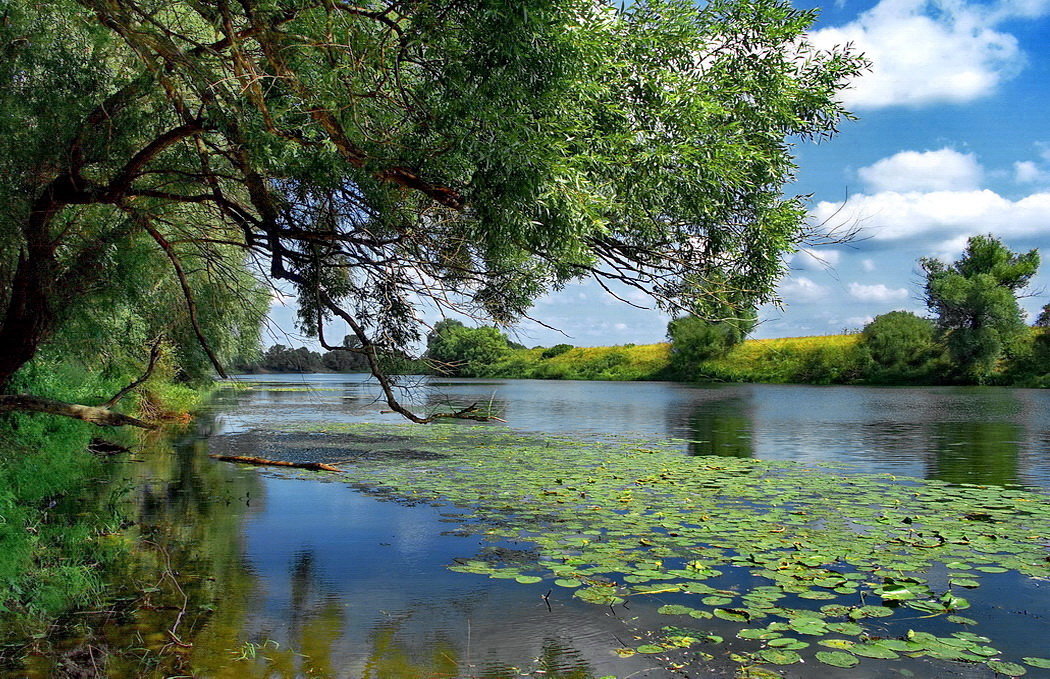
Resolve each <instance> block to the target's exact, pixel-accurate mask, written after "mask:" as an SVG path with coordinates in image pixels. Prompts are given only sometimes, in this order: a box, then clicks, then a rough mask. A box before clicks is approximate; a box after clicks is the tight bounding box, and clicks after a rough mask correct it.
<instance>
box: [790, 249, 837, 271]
mask: <svg viewBox="0 0 1050 679" xmlns="http://www.w3.org/2000/svg"><path fill="white" fill-rule="evenodd" d="M841 260H842V253H841V252H839V251H838V250H829V249H820V250H814V249H811V248H802V249H801V250H799V251H798V252H796V253H795V255H794V257H792V258H791V263H792V264H793V265H795V266H798V267H801V268H803V269H808V270H810V271H822V270H824V269H830V268H833V267H836V266H838V264H839V262H840V261H841Z"/></svg>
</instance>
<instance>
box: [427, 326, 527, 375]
mask: <svg viewBox="0 0 1050 679" xmlns="http://www.w3.org/2000/svg"><path fill="white" fill-rule="evenodd" d="M510 350H511V346H510V343H509V342H508V341H507V337H506V336H505V335H504V334H503V333H501V332H500V331H499V330H497V329H496V328H494V327H492V326H482V327H480V328H468V327H466V326H465V325H463V324H462V323H460V322H459V321H454V320H450V321H442V322H440V323H438V324H437V325H436V326H435V328H434V332H433V333H431V335H430V337H429V338H428V341H427V354H426V358H427V359H429V360H430V361H431V362H433V363H434V364H436V365H437V369H438V370H439V371H440V372H446V373H451V374H455V375H464V376H467V377H472V376H477V375H478V374H479V372H480V371H481V370H482V369H483V368H486V367H488V366H491V365H492V364H494V363H496V362H497V361H499V360H500V359H502V358H505V357H506V356H507V355H509V354H510Z"/></svg>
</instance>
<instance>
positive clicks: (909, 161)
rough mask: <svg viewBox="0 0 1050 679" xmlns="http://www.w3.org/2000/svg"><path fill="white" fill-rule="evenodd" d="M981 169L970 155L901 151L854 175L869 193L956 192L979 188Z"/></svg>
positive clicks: (948, 150) (941, 151)
mask: <svg viewBox="0 0 1050 679" xmlns="http://www.w3.org/2000/svg"><path fill="white" fill-rule="evenodd" d="M982 174H983V173H982V170H981V165H980V164H979V163H978V162H977V158H976V157H975V156H974V155H973V154H972V153H959V152H958V151H955V150H953V149H949V148H943V149H940V150H938V151H901V152H900V153H895V154H893V155H892V156H890V157H888V158H883V159H882V160H880V161H878V162H876V163H874V164H872V165H869V166H867V167H862V168H861V169H860V170H858V171H857V175H858V176H860V178H861V181H863V182H864V184H865V185H866V186H867V188H868V189H869V190H870V191H873V192H879V191H960V190H963V191H965V190H971V189H976V188H977V187H978V186H980V184H981V175H982Z"/></svg>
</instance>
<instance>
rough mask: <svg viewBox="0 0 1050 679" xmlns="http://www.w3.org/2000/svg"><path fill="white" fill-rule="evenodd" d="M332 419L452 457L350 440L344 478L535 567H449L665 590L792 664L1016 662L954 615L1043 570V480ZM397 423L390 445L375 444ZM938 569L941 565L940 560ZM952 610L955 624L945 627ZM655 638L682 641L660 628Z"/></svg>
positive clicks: (620, 593) (606, 589) (695, 614)
mask: <svg viewBox="0 0 1050 679" xmlns="http://www.w3.org/2000/svg"><path fill="white" fill-rule="evenodd" d="M293 428H294V427H293ZM302 428H303V429H304V430H311V429H312V430H316V429H317V427H316V425H303V427H302ZM323 429H324V431H328V432H339V433H355V434H358V435H360V440H361V441H362V443H361V446H362V448H363V449H367V450H373V451H376V452H379V451H381V450H382V449H383V446H384V445H387V446H396V447H398V448H404V447H405V446H406V445H408V446H411V447H413V448H416V449H419V450H423V451H430V452H432V453H439V454H442V455H445V456H447V457H446V458H440V459H427V460H421V459H411V460H404V459H401V460H398V459H392V458H391V457H390V456H379V455H377V456H375V458H374V459H369V457H368V455H364V456H357V457H355V459H356V460H358V462H357V463H356V464H355V465H354V466H353V467H350V468H348V471H347V476H348V479H349V480H352V482H353V483H354V484H355V485H356V486H357V487H364V488H366V489H372V490H375V491H376V492H380V491H381V492H384V493H387V494H391V493H392V494H393V495H395V496H398V497H403V498H406V499H410V500H414V501H415V500H427V501H434V502H450V503H452V504H454V505H456V506H458V507H460V508H463V510H464V511H465V514H464V516H463V520H462V522H463V526H464V528H465V529H467V530H470V531H473V532H477V533H483V534H486V535H488V536H489V537H491V538H493V539H509V540H519V541H520V540H527V541H531V542H532V543H533V544H535V545H536V548H537V552H538V555H539V556H538V559H537V561H536V562H535V563H534V564H522V563H518V562H512V563H501V562H499V561H492V560H480V559H465V560H462V561H458V562H456V563H454V564H451V565H450V568H451V569H452V570H455V571H461V572H465V573H473V574H478V575H484V576H487V577H495V578H503V579H516V580H518V581H519V582H522V583H523V584H526V583H535V582H537V580H536V579H537V578H541V579H543V580H548V581H549V584H550V585H551V586H552V587H566V588H567V589H569V590H571V591H572V595H573V596H574V597H576V598H578V599H580V600H581V601H585V602H588V603H593V604H596V605H603V606H610V605H612V606H616V605H619V604H622V603H623V602H625V601H627V600H629V599H631V598H632V597H648V596H654V595H657V594H659V595H660V596H661V597H669V598H671V600H672V601H671V603H669V604H665V605H664V606H663V607H661V608H660V613H663V614H665V615H667V616H668V618H669V620H672V621H676V620H680V621H683V622H685V621H690V620H691V621H693V622H694V623H695V622H696V621H703V620H709V619H712V618H719V619H721V620H724V621H727V622H729V623H736V624H738V625H739V630H738V632H739V634H740V635H741V638H742V639H744V640H748V643H751V644H756V643H757V644H758V645H759V648H757V649H756V648H752V650H747V651H743V652H740V653H737V652H736V651H733V654H734V655H736V656H737V657H738V658H740V659H741V662H744V663H767V664H773V665H778V664H783V663H787V662H788V661H793V659H794V655H791V654H788V653H786V651H791V652H792V653H797V654H798V655H799V657H800V658H801V659H802V660H804V661H807V662H808V661H815V662H824V663H826V664H830V665H836V666H839V667H849V666H852V665H853V664H856V663H858V662H860V660H859V658H863V659H864V662H888V663H889V662H894V658H895V657H897V656H904V657H929V658H935V659H939V660H948V661H957V662H970V663H984V664H988V666H989V668H991V669H994V670H995V671H999V672H1000V673H1003V672H1002V671H1001V670H1002V668H1003V667H1004V666H1005V667H1006V668H1007V669H1012V668H1011V667H1010V666H1009V665H1004V663H1015V664H1016V662H1023V661H1022V660H1021V659H1020V658H1008V657H1004V654H1003V653H1001V652H1000V651H999V650H998V649H997V648H996V646H995V641H994V640H992V639H989V638H987V637H984V636H980V635H979V634H977V633H974V632H971V631H970V629H971V627H973V626H974V621H972V620H969V619H968V618H967V617H966V616H965V615H964V613H965V612H966V611H967V609H968V608H970V602H969V600H968V599H967V597H968V596H971V595H970V594H969V592H971V591H973V590H975V589H978V588H979V587H980V586H981V585H982V583H983V581H984V580H985V579H987V578H1014V579H1018V578H1021V579H1023V578H1034V577H1045V574H1046V558H1047V557H1046V546H1047V544H1048V543H1050V505H1048V503H1047V501H1046V497H1045V496H1044V495H1041V494H1038V493H1033V492H1029V491H1024V490H1017V489H1010V488H998V487H983V486H971V485H961V484H948V483H941V482H936V481H918V480H901V479H897V478H894V477H892V476H890V475H873V474H864V473H856V472H855V471H853V470H851V469H850V468H848V467H846V466H841V465H820V466H813V465H806V466H803V465H799V464H795V463H791V462H771V461H758V460H752V459H736V458H716V457H684V456H682V455H681V454H679V453H677V452H676V450H675V448H676V445H677V442H674V441H655V442H654V441H636V440H631V439H627V438H619V437H601V438H600V439H599V438H585V437H539V436H530V435H522V434H517V433H512V432H509V431H507V430H502V429H496V428H491V427H464V426H457V425H431V426H429V427H427V428H419V427H413V426H411V425H409V426H402V427H398V426H393V427H391V426H383V427H380V426H377V425H327V426H325V427H324V428H323ZM392 433H396V439H397V440H396V442H392V443H388V444H383V443H381V441H382V440H383V437H384V436H385V437H386V438H387V439H388V440H389V439H390V438H391V434H392ZM369 441H371V442H369ZM376 442H379V443H376ZM941 571H943V572H946V573H947V577H946V578H940V577H933V574H935V573H937V572H941ZM736 574H747V575H748V577H746V578H744V577H739V576H737V575H736ZM577 583H578V584H577ZM1003 615H1007V614H1006V613H1003ZM927 621H936V625H934V626H933V627H928V625H929V623H928V622H927ZM946 623H947V624H948V628H949V629H950V628H951V627H952V626H955V627H956V628H957V630H958V631H956V632H951V633H947V634H946V633H944V632H943V629H944V625H945V624H946ZM925 628H928V629H936V630H938V631H939V633H940V634H942V636H936V635H934V634H931V633H930V632H928V631H926V629H925ZM746 630H758V631H757V632H755V631H752V632H747V631H746ZM975 631H976V632H978V633H979V631H980V623H979V621H978V622H977V623H976V627H975ZM665 636H666V635H665ZM782 639H783V641H781V640H782ZM774 641H775V642H776V645H774V644H773V643H772V642H774ZM814 642H816V643H814ZM648 645H657V646H660V647H661V648H662V649H664V650H671V649H679V647H678V646H676V645H675V644H674V643H673V642H671V641H669V640H668V639H667V638H661V637H660V636H659V635H657V637H656V638H655V639H650V640H649V644H648ZM822 645H823V646H822ZM829 646H830V650H829ZM773 649H780V650H781V651H783V652H776V653H774V652H772V650H773ZM635 650H636V651H637V650H638V649H635ZM676 652H681V653H689V652H688V651H681V650H677V651H676ZM1035 660H1036V661H1038V660H1039V659H1035Z"/></svg>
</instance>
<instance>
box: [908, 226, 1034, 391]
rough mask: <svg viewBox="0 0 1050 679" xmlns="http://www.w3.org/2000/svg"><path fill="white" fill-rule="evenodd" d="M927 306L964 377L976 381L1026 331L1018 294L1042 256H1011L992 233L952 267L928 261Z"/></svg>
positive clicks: (974, 241)
mask: <svg viewBox="0 0 1050 679" xmlns="http://www.w3.org/2000/svg"><path fill="white" fill-rule="evenodd" d="M920 265H921V266H922V269H923V271H924V272H925V274H926V286H925V294H926V304H927V306H928V307H929V308H930V310H931V311H933V312H934V313H936V314H937V326H938V328H939V330H940V332H941V334H942V336H943V337H944V339H945V341H946V342H947V346H948V350H949V353H950V355H951V358H952V362H953V363H954V364H955V367H956V369H957V370H958V371H959V372H960V374H961V375H962V376H963V377H964V378H967V379H971V380H973V381H976V382H978V383H980V382H984V381H985V380H986V379H987V378H988V377H989V375H991V373H992V372H993V371H994V370H995V369H996V366H997V364H998V362H999V360H1000V359H1001V358H1003V356H1004V355H1005V354H1007V353H1008V352H1010V351H1011V350H1012V349H1013V348H1014V347H1015V346H1016V345H1017V343H1018V342H1020V341H1021V340H1023V339H1024V338H1025V337H1026V336H1027V333H1028V328H1027V327H1026V325H1025V322H1024V315H1023V312H1022V310H1021V306H1020V304H1019V303H1018V301H1017V297H1018V294H1019V293H1020V292H1021V291H1022V290H1023V289H1024V288H1025V286H1026V285H1028V281H1029V280H1030V279H1031V278H1032V276H1034V275H1035V273H1036V271H1037V270H1038V269H1039V252H1038V250H1030V251H1029V252H1026V253H1015V252H1012V251H1011V250H1010V249H1009V248H1008V247H1006V245H1004V244H1003V243H1002V241H1000V240H999V239H998V238H995V237H994V236H992V235H990V234H989V235H986V236H974V237H972V238H970V239H969V241H968V242H967V245H966V250H965V251H964V252H963V254H962V257H960V258H959V259H957V260H956V261H955V262H953V263H951V264H946V263H944V262H942V261H940V260H938V259H929V258H924V259H922V260H920Z"/></svg>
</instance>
